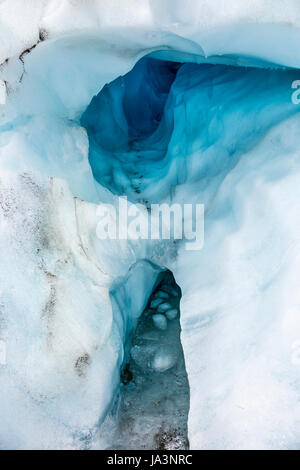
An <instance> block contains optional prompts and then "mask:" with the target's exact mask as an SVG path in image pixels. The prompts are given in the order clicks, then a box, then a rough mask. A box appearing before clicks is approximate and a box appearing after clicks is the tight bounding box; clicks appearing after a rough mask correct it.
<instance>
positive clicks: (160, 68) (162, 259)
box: [0, 0, 300, 449]
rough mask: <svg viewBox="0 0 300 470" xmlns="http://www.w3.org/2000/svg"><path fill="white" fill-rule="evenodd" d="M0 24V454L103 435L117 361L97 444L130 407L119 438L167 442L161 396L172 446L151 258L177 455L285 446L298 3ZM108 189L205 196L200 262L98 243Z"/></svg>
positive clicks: (144, 195)
mask: <svg viewBox="0 0 300 470" xmlns="http://www.w3.org/2000/svg"><path fill="white" fill-rule="evenodd" d="M0 23H1V25H0V43H1V48H0V49H1V50H0V80H1V81H0V170H1V177H0V223H1V225H0V238H1V246H2V250H1V257H0V268H1V269H0V280H1V283H0V340H1V341H5V342H6V357H7V364H6V365H5V366H3V365H0V377H1V387H0V423H1V424H0V447H1V448H8V449H11V448H103V447H105V446H107V445H109V444H110V442H109V438H108V437H107V436H111V435H112V434H113V433H112V429H113V426H115V425H116V423H115V421H114V420H113V418H111V419H112V421H110V416H112V415H113V413H111V412H112V408H113V403H114V399H115V397H116V396H118V393H119V392H120V387H121V388H122V387H123V385H124V384H125V382H127V385H126V387H131V386H132V384H131V382H132V381H131V379H130V377H131V374H132V375H133V376H134V373H133V372H134V371H135V370H134V371H133V372H131V370H130V369H126V367H125V368H124V367H123V366H125V365H126V364H127V363H128V362H130V361H131V356H130V350H131V349H132V355H133V356H134V357H135V358H136V360H137V361H139V358H141V360H142V362H141V369H142V370H139V371H138V368H139V367H140V366H139V364H137V363H135V365H133V366H132V367H133V369H134V367H136V371H138V372H137V373H136V377H137V387H136V389H135V393H133V394H132V395H130V393H131V392H130V393H129V392H128V394H127V392H125V394H124V401H123V405H124V407H123V408H122V407H121V410H123V411H122V412H121V424H122V423H123V425H124V427H123V431H122V426H119V427H118V432H119V434H118V432H117V433H116V440H115V444H116V446H119V447H121V446H122V440H123V442H124V443H127V441H126V439H125V436H126V435H128V426H127V425H126V423H127V421H126V420H127V419H128V418H130V419H134V413H133V412H132V410H133V405H134V404H135V403H138V409H139V410H140V411H141V413H140V414H137V415H136V420H135V421H134V422H135V425H136V427H134V436H135V438H134V439H133V441H132V443H131V445H132V446H134V444H139V445H140V444H141V440H142V438H143V432H144V430H145V429H146V430H147V432H148V434H147V435H148V437H149V439H148V440H147V445H148V446H149V447H151V446H153V447H155V446H156V448H157V447H162V448H167V447H168V446H169V445H170V446H171V447H172V445H173V444H174V442H175V443H176V442H177V441H176V439H177V437H178V436H176V433H174V429H173V426H174V422H173V421H172V422H169V423H168V424H169V429H167V430H166V431H165V430H163V429H161V428H160V426H161V421H159V420H158V421H157V423H158V426H157V428H155V429H157V435H156V437H155V436H154V435H153V433H151V432H150V431H151V429H154V427H155V426H154V427H153V422H154V421H153V420H155V417H156V416H157V415H155V416H154V414H153V409H154V406H153V401H155V400H156V399H157V398H158V397H159V396H160V397H161V396H163V397H164V398H165V399H164V400H162V403H163V404H162V405H161V406H162V409H159V410H158V413H157V414H158V415H159V413H160V412H161V411H162V410H163V411H164V413H165V415H166V416H167V417H169V416H171V415H172V416H173V415H174V409H175V415H176V413H177V412H178V410H181V411H182V410H183V416H184V418H183V419H182V422H181V426H182V430H183V431H182V432H181V434H180V436H179V440H180V439H181V440H180V444H179V447H180V446H181V447H184V446H186V445H187V444H186V432H187V429H186V418H187V413H188V403H187V394H188V385H187V379H186V375H183V371H184V372H185V367H184V359H183V355H182V352H181V353H179V356H178V357H179V359H178V362H177V365H178V364H179V366H178V369H177V365H175V366H174V367H171V368H170V369H168V370H166V371H165V372H155V370H154V369H155V363H156V364H157V363H158V364H171V363H172V362H170V361H171V359H170V358H171V357H172V358H173V357H175V356H174V355H173V354H175V355H176V351H173V350H172V352H168V351H167V350H165V349H163V348H162V349H161V350H160V349H159V348H158V344H159V340H160V339H161V337H160V335H162V334H165V333H166V334H167V335H168V334H169V331H172V330H169V328H171V329H172V328H175V326H173V324H174V325H177V326H176V328H177V330H176V331H177V338H178V337H179V336H178V331H179V323H178V322H179V318H175V320H174V321H170V322H168V328H167V330H165V331H161V330H158V329H154V326H153V321H152V319H151V318H152V317H151V315H152V314H153V313H154V314H155V311H154V310H151V314H150V313H149V306H147V307H146V305H145V303H147V298H148V296H149V295H150V293H151V292H152V290H153V288H154V286H155V279H156V278H157V269H156V268H155V267H154V265H152V264H151V263H152V262H154V263H156V264H157V265H159V266H167V267H168V268H169V269H171V270H172V272H173V273H174V275H175V277H176V281H177V282H178V283H179V285H180V286H181V288H182V292H183V297H182V300H181V316H180V321H181V324H182V343H183V349H184V353H185V359H186V368H187V373H188V376H189V384H190V390H191V406H190V412H189V422H188V434H189V440H190V444H191V447H192V448H198V449H210V448H226V449H230V448H238V449H245V448H253V449H260V448H264V449H278V448H279V449H298V448H299V439H300V433H299V423H300V408H299V389H300V388H299V361H298V346H299V338H300V323H299V308H300V299H299V289H298V278H299V268H300V264H299V261H300V260H299V255H298V251H299V249H298V248H299V233H300V225H299V204H300V201H299V182H300V181H299V180H300V164H299V151H298V149H299V145H300V141H299V140H300V137H299V124H300V122H299V121H300V118H299V112H298V110H299V108H298V107H297V106H295V105H293V104H292V102H291V91H292V90H291V84H292V81H293V80H297V79H299V71H298V69H299V67H300V52H299V47H297V45H298V44H299V39H300V9H299V2H297V1H295V0H278V1H277V2H276V5H275V4H274V2H271V1H270V0H262V1H261V0H260V1H258V0H253V1H249V2H241V1H240V0H231V1H230V2H229V1H225V0H216V1H214V2H211V1H210V2H208V1H203V2H199V1H198V2H197V1H193V0H188V1H186V2H182V1H180V0H176V1H175V0H172V1H171V0H167V1H164V2H162V1H160V0H151V1H148V0H140V1H137V0H126V1H123V2H120V1H117V0H110V1H106V0H97V1H95V2H74V1H68V0H66V1H64V2H61V3H60V5H58V4H57V2H56V1H54V0H53V1H49V2H46V3H45V2H36V1H31V0H28V1H26V2H20V1H19V0H5V1H2V2H0ZM45 37H46V38H47V39H46V41H40V38H45ZM39 41H40V42H39ZM35 45H37V46H36V47H35V49H32V51H31V52H28V50H29V49H31V48H32V47H33V46H35ZM26 50H27V52H28V53H26V54H25V55H23V56H22V61H21V60H20V59H19V56H20V54H22V53H23V52H24V51H26ZM142 57H144V59H142V61H140V62H138V61H139V59H141V58H142ZM7 59H8V60H7ZM154 59H160V60H159V61H158V60H154ZM245 65H246V66H247V67H245ZM253 66H254V67H253ZM281 66H284V67H287V68H288V67H294V68H295V69H282V67H281ZM3 83H5V94H4V87H3ZM135 83H138V84H139V86H136V87H135V86H134V84H135ZM1 87H2V88H1ZM94 97H95V98H94ZM144 105H147V106H144ZM93 107H94V108H93ZM91 111H93V112H91ZM144 111H145V113H144ZM83 113H85V115H84V116H85V117H84V118H82V115H83ZM141 116H142V118H144V117H145V119H142V118H141ZM87 117H88V118H89V119H87V121H89V122H88V125H87V124H86V121H85V118H87ZM81 118H82V119H83V120H82V122H83V124H85V125H86V126H87V130H88V135H87V133H86V130H85V129H84V128H83V127H82V126H81V124H80V122H81ZM99 124H101V126H99ZM93 175H94V176H95V178H96V180H97V181H96V180H95V178H93ZM58 178H61V179H62V180H59V179H58ZM68 186H69V189H68ZM119 194H126V195H128V197H129V198H130V199H131V200H134V201H136V200H139V201H143V203H145V204H148V203H149V202H152V201H158V202H163V201H170V200H171V201H172V202H181V203H182V202H188V203H191V202H195V201H196V202H201V203H205V205H206V216H205V244H204V248H203V250H202V251H201V252H197V253H193V254H192V255H191V254H189V253H187V252H186V251H185V250H184V247H183V246H182V245H181V244H180V243H178V244H176V245H175V244H173V243H168V241H164V242H163V243H161V244H160V243H155V244H148V243H147V242H145V243H140V242H136V243H132V242H128V243H127V242H124V243H121V242H117V241H116V243H113V242H112V243H108V242H107V241H103V242H102V243H99V240H97V237H96V218H95V210H96V207H95V206H94V205H93V204H90V202H93V203H99V202H100V201H101V202H109V203H111V204H113V205H116V200H117V199H116V197H115V195H119ZM73 196H76V198H74V197H73ZM141 260H144V261H141ZM145 260H148V261H145ZM149 260H150V262H149ZM165 290H166V292H167V290H168V291H170V292H169V293H170V294H171V296H172V297H173V298H174V299H176V298H177V297H179V293H178V291H177V290H176V289H175V291H174V290H173V288H170V289H165ZM171 296H170V297H171ZM174 299H173V300H174ZM168 300H169V299H168ZM174 301H176V300H174ZM172 302H173V301H171V300H170V303H171V304H172ZM172 307H174V305H173V304H172ZM145 308H147V314H146V313H145V317H147V318H149V322H150V324H151V328H150V326H149V329H142V331H141V332H140V333H141V334H140V335H139V341H141V342H142V343H143V342H145V344H143V346H141V345H140V344H133V345H132V344H131V343H130V342H131V340H132V335H134V332H135V331H137V330H136V328H137V326H138V324H139V320H140V318H141V314H142V316H143V312H144V309H145ZM174 309H175V307H174V308H172V309H171V310H169V311H167V312H166V316H167V315H168V313H169V314H170V312H172V311H173V310H174ZM178 317H179V316H178ZM143 318H144V316H143ZM147 321H148V320H147ZM176 331H175V332H176ZM151 341H152V342H155V347H152V346H151V347H148V343H147V342H151ZM129 343H130V347H131V346H132V347H131V349H130V347H129ZM146 343H147V345H146ZM176 344H179V345H180V342H179V341H178V342H177V343H176ZM146 346H147V347H146ZM136 347H141V348H142V349H141V350H137V349H135V348H136ZM180 348H181V346H180ZM134 351H135V352H136V351H139V353H140V354H136V355H135V352H134ZM169 354H170V355H169ZM155 358H156V360H155ZM169 359H170V361H169ZM124 361H125V363H124ZM155 361H156V362H155ZM168 361H169V362H168ZM133 362H134V361H133V359H132V364H133ZM125 369H126V370H125ZM121 370H122V371H123V375H122V377H123V382H122V386H121V385H120V371H121ZM145 371H146V372H145ZM174 371H175V372H174ZM144 373H145V374H146V376H147V380H145V381H144V378H145V377H144V375H143V374H144ZM147 374H148V375H147ZM155 374H157V376H156V375H155ZM164 374H166V375H165V376H164V377H165V379H164V382H163V386H162V387H161V389H159V387H158V386H157V383H158V381H159V380H161V377H162V375H164ZM174 374H175V375H174ZM176 374H177V376H176ZM158 377H159V378H158ZM174 377H177V379H179V384H180V385H179V390H180V392H179V391H178V393H176V392H175V390H176V385H175V384H176V380H174ZM172 380H174V382H173V385H172V390H173V392H174V396H175V397H176V406H175V405H174V402H172V400H169V401H168V400H167V397H168V393H169V388H170V383H171V381H172ZM139 381H140V382H139ZM130 384H131V385H130ZM149 384H150V387H149ZM124 388H125V385H124V387H123V389H124ZM182 390H184V392H185V393H181V392H182ZM158 391H160V393H162V395H158ZM146 398H147V399H146ZM126 400H128V401H127V402H126ZM143 401H144V403H146V404H147V407H148V408H147V407H146V408H147V413H146V415H147V416H148V420H146V425H145V421H143V420H140V417H141V416H142V411H143V407H142V405H143ZM126 403H128V404H129V406H128V410H129V411H128V412H127V411H126V410H127V408H126V406H125V405H126ZM123 405H122V406H123ZM122 413H123V414H122ZM176 416H177V415H176ZM122 417H123V418H122ZM122 419H123V421H122ZM24 423H26V427H25V426H24ZM124 423H125V424H124ZM104 428H105V429H106V430H107V431H108V432H107V434H105V432H104V430H103V429H104ZM172 429H173V430H172ZM118 439H119V440H118ZM139 439H140V440H139ZM108 442H109V444H108ZM124 445H125V444H124ZM128 445H130V443H128Z"/></svg>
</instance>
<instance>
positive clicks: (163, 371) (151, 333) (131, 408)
mask: <svg viewBox="0 0 300 470" xmlns="http://www.w3.org/2000/svg"><path fill="white" fill-rule="evenodd" d="M142 273H143V275H144V277H145V279H147V278H148V290H149V287H150V286H151V285H152V286H153V287H152V290H151V292H150V295H149V292H148V293H147V289H146V290H145V289H144V291H143V290H142V289H140V286H139V285H138V283H137V282H135V284H136V288H137V289H138V290H140V291H143V293H144V295H145V294H146V295H145V297H144V307H143V308H142V313H141V312H140V315H139V317H138V318H136V315H135V314H134V312H135V311H136V303H137V299H136V294H137V290H136V288H135V287H134V285H133V283H134V280H135V281H136V280H137V276H139V277H140V276H141V274H142ZM145 273H147V274H148V275H147V274H146V275H145ZM149 274H150V277H149ZM153 274H155V277H154V278H153ZM149 281H151V282H150V283H149ZM111 297H112V300H113V305H114V310H115V314H116V313H117V312H118V314H120V312H122V314H123V319H125V324H126V328H125V329H126V335H125V339H124V359H123V363H122V366H121V369H120V389H119V391H118V393H117V395H116V398H115V404H114V407H113V409H112V412H111V419H112V420H113V421H114V423H115V425H114V429H115V431H114V433H113V435H112V436H110V438H108V444H107V446H108V447H109V448H114V449H161V450H163V449H167V450H171V449H187V448H188V437H187V420H188V411H189V384H188V378H187V373H186V369H185V361H184V355H183V350H182V346H181V341H180V331H181V327H180V308H179V306H180V299H181V289H180V288H179V286H178V285H177V284H176V282H175V279H174V276H173V275H172V273H171V272H170V271H169V270H165V269H164V270H161V269H159V268H155V267H154V266H152V265H151V263H148V262H142V264H141V263H140V262H139V263H138V264H137V265H136V266H135V267H134V268H133V270H132V272H131V273H130V276H129V277H128V278H127V279H126V281H125V284H124V281H122V282H120V283H118V284H116V285H115V287H114V289H113V290H112V291H111ZM137 297H138V296H137ZM139 307H141V304H140V306H139ZM104 429H105V426H104ZM104 432H105V431H104Z"/></svg>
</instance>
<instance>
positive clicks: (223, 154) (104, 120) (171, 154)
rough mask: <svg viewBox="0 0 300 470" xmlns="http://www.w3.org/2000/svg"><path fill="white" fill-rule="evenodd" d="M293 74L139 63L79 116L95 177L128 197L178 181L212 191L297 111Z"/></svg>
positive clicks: (152, 193) (153, 197)
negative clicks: (245, 157) (279, 125)
mask: <svg viewBox="0 0 300 470" xmlns="http://www.w3.org/2000/svg"><path fill="white" fill-rule="evenodd" d="M297 75H298V74H297V71H293V70H268V69H258V68H245V67H232V66H225V65H207V64H200V65H199V64H178V63H174V62H168V61H162V60H155V59H150V58H144V59H142V60H141V61H140V62H139V63H137V65H136V66H135V67H134V68H133V70H132V71H131V72H130V73H129V74H127V75H125V76H124V77H119V78H118V79H117V80H115V81H114V82H112V83H110V84H109V85H107V86H106V87H104V89H103V90H102V91H101V92H100V93H99V94H98V95H97V96H96V97H94V98H93V100H92V102H91V104H90V105H89V106H88V108H87V110H86V111H85V113H84V114H83V116H82V120H81V122H82V125H83V126H84V127H85V128H86V129H87V132H88V136H89V142H90V149H89V159H90V164H91V167H92V170H93V174H94V177H95V179H96V180H97V181H98V182H99V183H100V184H102V185H104V186H106V187H108V188H109V189H110V190H111V191H113V192H114V193H116V194H126V195H127V196H128V197H129V198H130V199H131V200H141V199H142V200H148V201H151V202H154V201H159V200H161V199H162V198H163V197H165V196H167V195H168V194H170V193H171V192H172V189H174V187H175V186H176V185H178V184H182V183H185V182H186V181H189V182H191V183H195V182H199V190H201V191H206V190H207V189H209V188H210V187H211V188H213V187H215V186H216V185H217V184H219V182H220V181H222V179H223V178H224V176H225V175H226V174H227V173H228V172H229V171H230V169H232V168H233V166H234V165H235V164H236V163H237V162H238V160H239V159H240V158H241V156H242V155H243V154H244V153H245V152H247V151H248V150H250V149H251V148H253V147H254V146H255V145H256V144H257V143H258V142H259V140H260V139H261V138H262V137H263V136H264V135H265V134H266V133H267V131H268V130H269V129H270V128H271V127H273V126H274V125H276V124H277V123H279V122H280V121H282V120H284V119H286V118H288V117H289V116H291V115H292V114H293V113H296V112H298V110H299V108H298V107H297V106H295V105H293V104H292V102H291V83H292V81H293V80H295V79H297V78H299V77H297Z"/></svg>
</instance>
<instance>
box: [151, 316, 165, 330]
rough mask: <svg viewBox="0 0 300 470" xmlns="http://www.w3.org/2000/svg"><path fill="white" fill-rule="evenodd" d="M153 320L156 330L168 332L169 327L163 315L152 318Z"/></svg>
mask: <svg viewBox="0 0 300 470" xmlns="http://www.w3.org/2000/svg"><path fill="white" fill-rule="evenodd" d="M152 320H153V323H154V325H155V326H156V328H159V329H160V330H166V329H167V327H168V324H167V320H166V317H165V316H164V315H161V314H159V313H158V314H155V315H153V316H152Z"/></svg>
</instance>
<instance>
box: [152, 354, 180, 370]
mask: <svg viewBox="0 0 300 470" xmlns="http://www.w3.org/2000/svg"><path fill="white" fill-rule="evenodd" d="M176 360H177V356H176V354H172V352H171V351H158V352H157V353H156V354H155V356H154V359H153V363H152V367H153V369H155V370H156V371H158V372H165V371H166V370H168V369H171V367H173V366H174V365H175V364H176Z"/></svg>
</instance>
